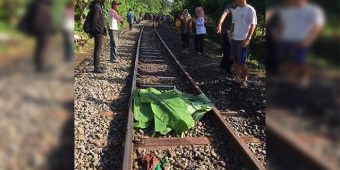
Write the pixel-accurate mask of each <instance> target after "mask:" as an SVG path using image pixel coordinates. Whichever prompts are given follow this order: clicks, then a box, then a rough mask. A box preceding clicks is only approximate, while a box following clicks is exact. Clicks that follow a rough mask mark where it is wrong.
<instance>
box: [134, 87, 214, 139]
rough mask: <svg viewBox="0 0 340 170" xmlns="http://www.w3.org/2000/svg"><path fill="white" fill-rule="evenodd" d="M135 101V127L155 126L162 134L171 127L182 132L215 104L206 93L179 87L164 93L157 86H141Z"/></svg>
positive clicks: (193, 124) (135, 95) (136, 93)
mask: <svg viewBox="0 0 340 170" xmlns="http://www.w3.org/2000/svg"><path fill="white" fill-rule="evenodd" d="M133 100H134V105H133V113H134V114H133V115H134V120H135V122H134V127H137V128H142V129H144V128H148V127H150V126H153V128H154V133H156V132H159V133H160V134H162V135H165V134H167V133H169V132H170V131H172V130H174V131H175V132H176V133H177V134H182V133H183V132H185V131H187V130H189V129H191V128H193V127H194V126H195V121H198V120H200V119H201V118H202V117H203V115H204V114H205V113H206V112H208V111H210V110H211V109H212V108H213V107H214V105H213V104H212V102H211V101H210V100H209V99H208V98H207V97H206V96H205V95H204V94H201V95H197V96H195V95H193V94H188V93H183V92H181V91H179V90H177V89H176V88H175V89H173V90H169V91H165V92H163V93H162V92H160V91H158V90H156V89H154V88H148V89H138V90H136V91H135V92H134V96H133Z"/></svg>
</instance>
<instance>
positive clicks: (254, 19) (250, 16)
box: [243, 9, 257, 47]
mask: <svg viewBox="0 0 340 170" xmlns="http://www.w3.org/2000/svg"><path fill="white" fill-rule="evenodd" d="M248 22H249V25H250V26H249V29H248V33H247V37H246V39H245V40H244V42H243V47H247V46H248V45H249V43H250V40H251V38H252V37H253V34H254V32H255V28H256V25H257V17H256V11H255V9H251V10H250V11H249V14H248Z"/></svg>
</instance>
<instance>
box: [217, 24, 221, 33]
mask: <svg viewBox="0 0 340 170" xmlns="http://www.w3.org/2000/svg"><path fill="white" fill-rule="evenodd" d="M221 31H222V27H221V26H220V25H218V26H217V28H216V33H217V34H220V33H221Z"/></svg>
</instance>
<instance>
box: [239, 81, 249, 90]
mask: <svg viewBox="0 0 340 170" xmlns="http://www.w3.org/2000/svg"><path fill="white" fill-rule="evenodd" d="M246 88H248V83H247V82H246V81H244V82H242V85H241V89H246Z"/></svg>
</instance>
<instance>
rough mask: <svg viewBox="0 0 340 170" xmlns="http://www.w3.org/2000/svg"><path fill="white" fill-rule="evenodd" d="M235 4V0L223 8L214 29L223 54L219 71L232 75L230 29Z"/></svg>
mask: <svg viewBox="0 0 340 170" xmlns="http://www.w3.org/2000/svg"><path fill="white" fill-rule="evenodd" d="M235 2H236V0H235V1H234V2H233V3H231V4H228V5H227V6H226V7H225V8H224V11H223V13H222V16H221V18H220V20H219V22H218V26H217V29H216V32H217V34H221V46H222V53H223V57H222V61H221V64H220V69H221V70H226V71H227V73H228V74H232V73H231V67H232V65H233V60H232V59H231V58H230V45H231V44H230V43H231V37H230V28H231V24H232V11H233V10H234V9H236V8H237V6H236V5H235Z"/></svg>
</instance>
